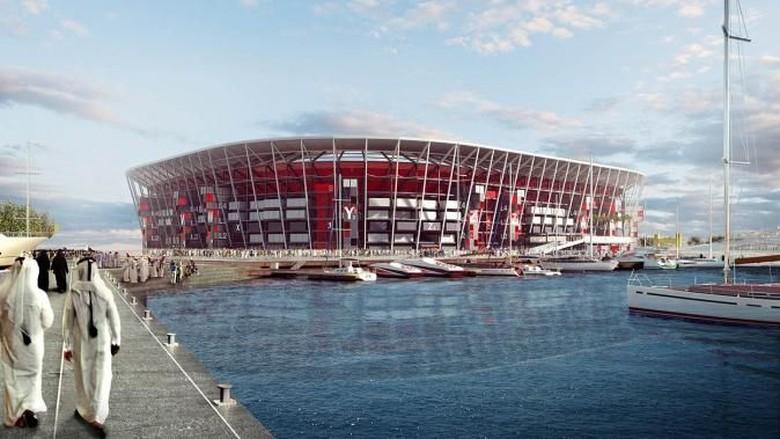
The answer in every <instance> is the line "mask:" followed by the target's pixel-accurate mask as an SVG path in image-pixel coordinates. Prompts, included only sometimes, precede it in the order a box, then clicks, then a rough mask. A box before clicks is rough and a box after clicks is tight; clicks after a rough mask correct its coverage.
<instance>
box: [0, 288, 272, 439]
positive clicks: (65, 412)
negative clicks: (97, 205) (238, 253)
mask: <svg viewBox="0 0 780 439" xmlns="http://www.w3.org/2000/svg"><path fill="white" fill-rule="evenodd" d="M114 296H115V300H116V302H117V308H118V309H119V314H120V318H121V320H122V349H121V351H120V352H119V353H118V354H117V356H115V357H114V380H113V384H112V389H111V402H110V406H111V411H110V414H109V417H108V420H107V421H106V433H107V435H108V436H109V437H117V438H125V437H127V438H130V437H132V438H235V437H237V436H238V437H241V438H266V437H271V435H270V433H269V432H268V431H267V430H266V429H265V428H264V427H263V425H262V424H261V423H260V422H258V421H257V419H255V418H254V417H253V416H252V415H251V414H250V413H249V412H248V411H247V410H246V409H245V408H244V407H243V406H242V405H240V404H238V405H236V406H233V407H222V408H217V409H216V410H215V407H214V406H213V405H212V404H211V403H209V402H207V401H206V400H205V399H204V398H203V396H201V394H200V393H199V392H198V390H197V389H196V388H195V387H194V386H193V384H192V383H191V382H190V381H188V379H187V378H186V377H185V375H184V374H183V373H182V372H181V371H180V370H179V368H178V367H177V366H176V364H175V363H174V361H173V360H172V359H171V358H170V357H169V356H168V355H167V354H166V350H167V348H165V347H162V346H160V344H158V343H157V341H156V340H155V338H157V339H159V340H160V341H162V342H165V340H166V330H165V329H164V328H163V327H162V326H161V325H159V324H157V323H156V322H155V321H152V322H150V323H149V328H150V330H151V332H152V333H153V334H154V335H152V334H150V332H149V331H148V330H147V328H146V326H145V325H144V324H143V323H142V322H141V321H140V320H139V319H138V318H137V317H136V314H134V312H135V313H138V315H143V308H142V305H141V304H140V302H139V304H138V305H135V306H132V305H130V304H129V303H128V302H126V301H125V300H124V298H123V297H122V296H121V294H117V293H115V295H114ZM49 298H50V299H51V304H52V308H53V309H54V316H55V317H54V325H53V326H52V328H51V329H49V330H48V331H47V332H46V347H45V355H44V360H43V399H44V401H46V404H47V405H48V407H49V410H48V412H46V413H43V414H42V415H41V416H40V419H41V425H40V426H39V428H38V429H35V430H33V429H18V428H13V429H9V428H4V427H2V425H0V437H3V438H51V437H55V411H56V401H57V383H58V377H59V370H60V352H61V349H62V308H63V304H64V299H65V295H64V294H59V293H56V292H50V293H49ZM171 353H172V354H173V357H174V358H175V359H176V360H177V361H178V362H179V363H180V364H181V365H182V367H183V368H184V370H185V371H187V373H188V374H189V375H190V377H191V378H192V379H193V381H194V382H195V383H196V384H197V385H198V386H199V387H200V388H201V389H202V390H203V392H204V393H205V395H206V396H207V397H208V398H209V399H217V398H218V397H219V395H218V390H217V387H216V384H217V383H216V382H215V381H214V379H213V378H212V377H211V376H210V375H209V374H208V372H207V371H206V370H205V369H204V367H203V366H202V365H201V364H200V363H199V362H198V361H197V360H196V359H195V358H194V356H193V355H192V354H190V353H189V352H187V351H186V350H185V349H184V348H183V347H182V346H178V347H176V348H174V349H173V350H171ZM3 393H4V390H3V388H2V386H0V400H1V399H2V398H3V397H4V395H3ZM74 393H75V392H74V390H73V372H72V370H71V369H70V368H69V366H67V365H66V366H65V371H64V374H63V379H62V395H61V402H60V408H59V417H58V420H57V425H56V437H57V438H88V437H97V436H96V435H93V434H91V433H92V431H91V429H90V428H89V427H87V426H85V425H84V424H82V423H81V422H79V421H78V420H76V418H74V417H73V412H74V410H75V407H74V403H73V401H74ZM1 409H2V407H0V410H1ZM217 413H219V414H221V415H222V417H224V419H225V421H226V422H227V423H228V424H230V426H231V427H228V426H227V425H226V422H225V421H223V420H222V419H220V416H219V415H218V414H217ZM0 420H1V418H0ZM231 428H232V429H233V430H234V431H235V434H234V433H233V432H232V431H231Z"/></svg>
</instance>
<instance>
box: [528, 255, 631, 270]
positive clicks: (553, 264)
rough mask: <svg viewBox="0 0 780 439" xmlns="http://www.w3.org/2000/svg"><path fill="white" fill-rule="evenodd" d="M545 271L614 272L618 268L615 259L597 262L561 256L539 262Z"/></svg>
mask: <svg viewBox="0 0 780 439" xmlns="http://www.w3.org/2000/svg"><path fill="white" fill-rule="evenodd" d="M539 265H541V266H542V268H544V269H545V270H557V271H575V272H576V271H614V270H615V268H617V266H618V261H617V259H607V260H603V261H601V260H599V259H596V258H589V257H584V256H563V257H553V258H546V259H542V260H541V261H539Z"/></svg>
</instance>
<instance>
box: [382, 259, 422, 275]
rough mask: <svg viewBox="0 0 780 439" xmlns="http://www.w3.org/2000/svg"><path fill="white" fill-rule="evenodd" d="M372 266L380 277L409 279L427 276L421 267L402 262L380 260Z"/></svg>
mask: <svg viewBox="0 0 780 439" xmlns="http://www.w3.org/2000/svg"><path fill="white" fill-rule="evenodd" d="M371 268H372V269H373V270H374V272H375V273H376V275H377V276H379V277H390V278H397V279H409V278H415V277H423V276H425V272H424V271H422V270H421V269H419V268H417V267H413V266H411V265H407V264H402V263H400V262H378V263H376V264H372V265H371Z"/></svg>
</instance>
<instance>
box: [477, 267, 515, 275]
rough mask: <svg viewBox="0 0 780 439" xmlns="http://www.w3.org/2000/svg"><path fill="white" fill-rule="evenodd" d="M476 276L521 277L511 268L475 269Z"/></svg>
mask: <svg viewBox="0 0 780 439" xmlns="http://www.w3.org/2000/svg"><path fill="white" fill-rule="evenodd" d="M476 271H477V276H508V277H521V276H522V275H521V274H520V273H518V272H517V270H516V269H514V268H512V267H487V268H477V269H476Z"/></svg>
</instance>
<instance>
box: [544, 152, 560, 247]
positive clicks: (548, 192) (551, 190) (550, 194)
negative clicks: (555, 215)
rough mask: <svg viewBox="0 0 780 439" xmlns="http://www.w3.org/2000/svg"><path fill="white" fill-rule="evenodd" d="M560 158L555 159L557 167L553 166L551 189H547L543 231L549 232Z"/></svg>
mask: <svg viewBox="0 0 780 439" xmlns="http://www.w3.org/2000/svg"><path fill="white" fill-rule="evenodd" d="M560 162H561V161H560V160H556V161H555V168H553V174H552V180H551V181H550V189H548V190H547V203H546V205H545V210H544V213H543V214H542V215H543V216H542V232H543V233H546V232H547V212H549V211H550V202H551V201H552V194H553V192H555V179H556V178H558V165H559V164H560ZM553 235H554V233H553Z"/></svg>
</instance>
